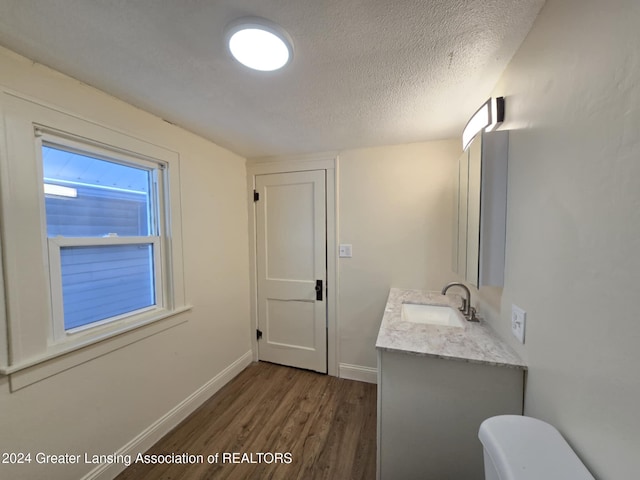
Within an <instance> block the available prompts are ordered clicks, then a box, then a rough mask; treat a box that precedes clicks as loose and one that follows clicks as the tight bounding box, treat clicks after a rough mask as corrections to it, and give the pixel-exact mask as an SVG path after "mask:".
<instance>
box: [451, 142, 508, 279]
mask: <svg viewBox="0 0 640 480" xmlns="http://www.w3.org/2000/svg"><path fill="white" fill-rule="evenodd" d="M508 150H509V132H508V131H499V132H482V133H479V134H478V135H476V137H475V138H474V139H473V141H472V142H471V144H470V145H469V147H468V148H467V149H466V150H465V151H464V152H463V154H462V155H461V156H460V159H459V161H458V181H457V192H456V195H455V200H456V205H455V206H454V236H453V258H452V261H453V265H452V266H453V271H454V272H456V273H457V274H458V275H459V276H460V277H461V278H463V279H464V280H465V281H466V282H468V283H470V284H472V285H474V286H475V287H476V288H480V287H482V286H502V285H504V253H505V235H506V213H507V160H508Z"/></svg>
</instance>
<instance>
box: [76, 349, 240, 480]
mask: <svg viewBox="0 0 640 480" xmlns="http://www.w3.org/2000/svg"><path fill="white" fill-rule="evenodd" d="M252 360H253V353H252V352H251V351H248V352H247V353H245V354H244V355H242V356H241V357H240V358H239V359H237V360H236V361H235V362H233V363H232V364H231V365H229V366H228V367H227V368H225V369H224V370H223V371H222V372H220V373H219V374H218V375H216V376H215V377H213V378H212V379H211V380H209V381H208V382H207V383H205V384H204V385H202V386H201V387H200V388H199V389H198V390H196V391H195V392H193V393H192V394H191V395H189V396H188V397H187V398H185V399H184V400H183V401H182V402H180V403H179V404H178V405H176V406H175V407H173V408H172V409H171V410H169V411H168V412H167V413H165V414H164V415H163V416H162V417H160V418H159V419H158V420H156V421H155V422H154V423H152V424H151V425H150V426H149V427H147V428H146V429H145V430H143V431H142V432H141V433H140V434H139V435H137V436H136V437H135V438H133V439H132V440H131V441H130V442H129V443H127V444H126V445H124V446H123V447H121V448H120V449H118V450H117V451H116V452H115V453H116V454H117V455H120V454H122V455H131V456H132V457H134V458H135V456H136V455H137V454H138V452H142V453H144V452H146V451H147V450H148V449H149V448H151V447H152V446H153V445H154V444H155V443H156V442H158V441H159V440H160V439H161V438H162V437H164V436H165V435H166V434H167V433H169V431H171V429H172V428H174V427H175V426H176V425H178V424H179V423H180V422H181V421H182V420H184V419H185V418H187V417H188V416H189V415H190V414H191V413H193V411H195V409H196V408H198V407H199V406H200V405H202V404H203V403H204V402H205V401H206V400H208V399H209V398H210V397H211V396H212V395H213V394H214V393H216V392H217V391H218V390H220V389H221V388H222V387H224V386H225V385H226V384H227V383H229V382H230V381H231V380H232V379H233V378H234V377H235V376H236V375H238V374H239V373H240V372H242V370H244V369H245V368H246V367H247V366H248V365H249V364H251V362H252ZM125 468H126V466H125V465H123V464H120V463H113V464H101V465H98V466H97V467H96V468H94V469H93V470H91V471H90V472H89V473H87V474H86V475H85V476H84V477H82V480H111V479H113V478H115V477H116V476H117V475H118V474H119V473H120V472H122V471H123V470H124V469H125Z"/></svg>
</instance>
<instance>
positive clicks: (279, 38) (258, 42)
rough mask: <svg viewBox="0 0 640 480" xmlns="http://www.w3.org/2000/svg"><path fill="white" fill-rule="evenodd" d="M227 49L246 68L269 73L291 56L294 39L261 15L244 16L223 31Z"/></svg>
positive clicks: (280, 66) (285, 62) (288, 60)
mask: <svg viewBox="0 0 640 480" xmlns="http://www.w3.org/2000/svg"><path fill="white" fill-rule="evenodd" d="M225 40H226V43H227V48H228V49H229V52H230V53H231V55H232V56H233V58H235V59H236V60H237V61H238V62H240V63H241V64H242V65H244V66H245V67H248V68H251V69H253V70H259V71H262V72H270V71H273V70H278V69H280V68H282V67H284V66H285V65H286V64H287V63H289V62H290V61H291V59H292V58H293V42H292V41H291V38H290V37H289V35H288V34H287V32H285V31H284V30H283V29H282V28H281V27H280V26H279V25H277V24H275V23H273V22H270V21H269V20H266V19H264V18H260V17H244V18H240V19H238V20H235V21H234V22H232V23H231V24H229V25H228V26H227V28H226V30H225Z"/></svg>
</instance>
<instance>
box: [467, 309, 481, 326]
mask: <svg viewBox="0 0 640 480" xmlns="http://www.w3.org/2000/svg"><path fill="white" fill-rule="evenodd" d="M467 320H469V321H470V322H479V321H480V319H479V318H478V317H476V309H475V308H474V307H470V308H469V316H468V317H467Z"/></svg>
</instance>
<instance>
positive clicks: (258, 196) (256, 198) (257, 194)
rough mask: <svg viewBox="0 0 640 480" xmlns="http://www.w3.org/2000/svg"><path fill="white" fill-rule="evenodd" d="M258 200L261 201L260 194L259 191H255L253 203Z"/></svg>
mask: <svg viewBox="0 0 640 480" xmlns="http://www.w3.org/2000/svg"><path fill="white" fill-rule="evenodd" d="M258 200H260V194H259V193H258V191H257V190H254V191H253V201H254V202H257V201H258Z"/></svg>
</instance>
